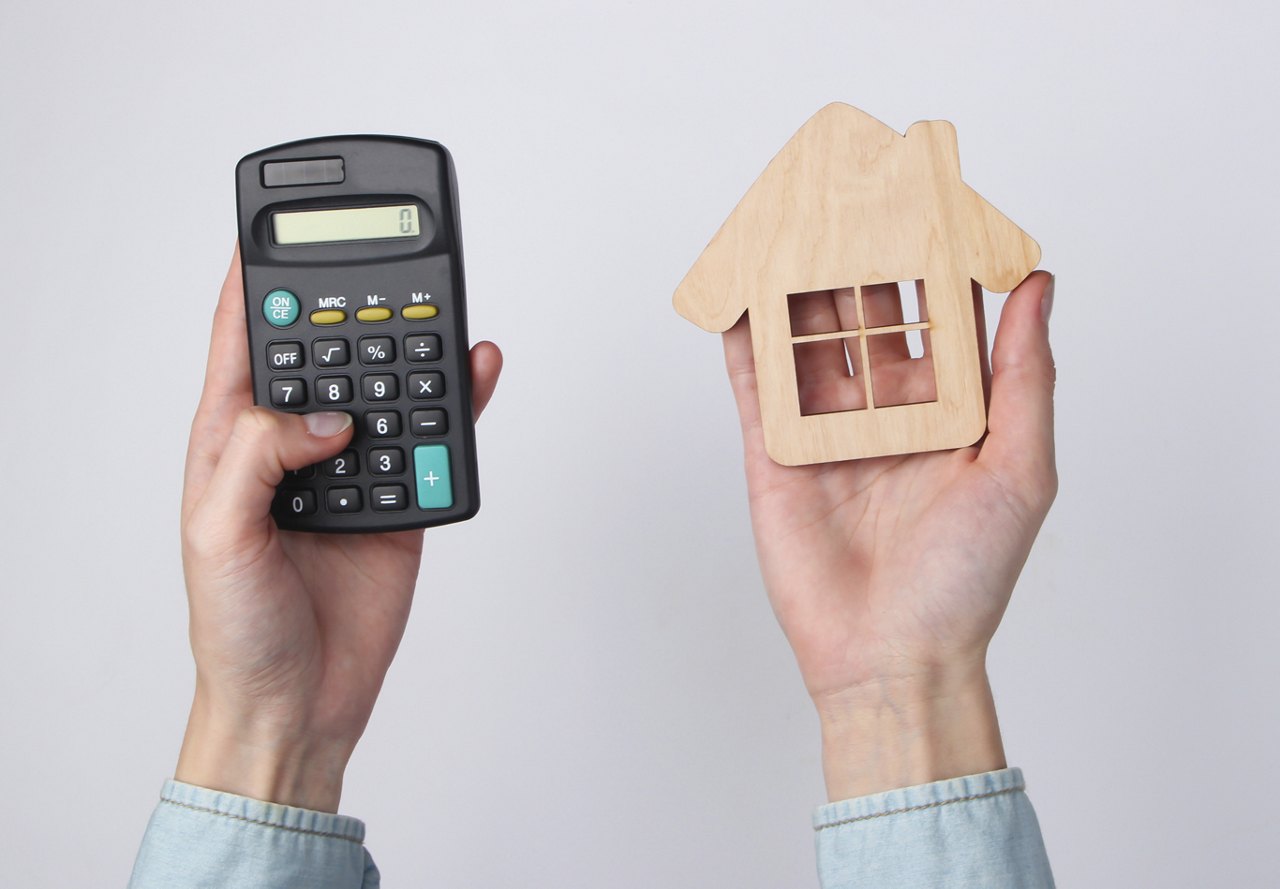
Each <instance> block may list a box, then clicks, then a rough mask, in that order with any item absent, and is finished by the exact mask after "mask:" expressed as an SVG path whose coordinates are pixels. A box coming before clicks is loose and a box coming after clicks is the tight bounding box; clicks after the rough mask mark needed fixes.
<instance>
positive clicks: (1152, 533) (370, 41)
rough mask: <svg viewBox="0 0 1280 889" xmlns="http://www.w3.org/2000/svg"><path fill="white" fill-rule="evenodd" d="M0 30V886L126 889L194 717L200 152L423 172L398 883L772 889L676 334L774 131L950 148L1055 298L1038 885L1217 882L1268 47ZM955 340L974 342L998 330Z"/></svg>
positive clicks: (1261, 876)
mask: <svg viewBox="0 0 1280 889" xmlns="http://www.w3.org/2000/svg"><path fill="white" fill-rule="evenodd" d="M1262 8H1264V7H1263V5H1262V4H1245V3H1230V2H1219V3H1212V4H1205V3H1199V2H1197V3H1192V2H1162V3H1154V2H1153V3H1127V4H1126V3H1116V2H1105V3H1103V2H1072V3H1059V4H1053V5H1048V4H1040V3H1028V2H1016V3H1014V2H984V3H980V4H979V3H973V2H954V0H953V2H937V3H907V2H875V3H869V2H862V3H850V2H842V3H794V2H793V3H789V4H774V5H770V4H765V3H714V4H713V3H703V4H699V3H672V2H648V3H596V4H588V3H573V2H538V3H530V4H524V5H516V4H488V3H481V2H471V3H465V4H464V3H455V4H442V3H435V2H421V3H381V2H366V3H363V4H343V3H335V2H309V3H300V2H298V3H269V2H244V0H224V2H221V3H207V4H185V3H162V2H143V0H126V2H123V3H121V4H91V3H87V2H82V3H80V4H69V3H56V2H50V3H40V4H37V3H33V2H30V0H25V2H12V3H9V4H7V5H6V7H5V13H4V19H5V24H4V27H3V29H2V30H0V75H2V76H0V91H2V92H3V97H4V102H3V109H4V112H3V120H4V122H3V140H0V163H2V167H0V171H2V174H3V180H4V194H3V198H2V199H0V224H2V226H3V227H2V229H0V244H3V248H2V249H3V256H4V269H5V272H6V280H5V286H6V292H5V294H4V296H3V305H4V308H5V315H4V321H3V322H2V329H3V332H4V349H3V351H2V352H0V380H3V382H4V389H3V391H4V402H3V403H4V413H5V421H4V426H5V430H6V434H5V435H4V439H3V444H0V448H2V449H3V451H2V458H0V466H3V468H4V470H5V474H4V484H3V486H2V487H0V491H2V492H3V505H4V512H3V515H4V523H5V530H6V531H7V533H6V534H5V535H4V537H3V540H2V541H0V549H2V552H0V566H2V567H0V572H2V573H0V578H2V581H0V582H2V583H3V605H4V611H3V619H2V620H0V658H2V659H3V660H2V662H0V663H2V668H0V706H2V707H3V716H2V717H0V750H2V751H3V759H2V765H0V768H2V769H3V772H2V784H0V786H2V787H3V789H4V795H5V800H4V805H3V807H2V808H0V811H2V812H3V814H0V836H2V837H3V838H4V839H3V846H4V847H5V849H6V850H7V854H6V855H5V859H6V860H5V865H4V872H5V877H4V881H5V882H6V884H8V885H13V886H72V885H85V886H87V885H120V884H121V883H123V881H124V880H125V879H126V876H127V874H128V871H129V868H130V864H131V861H132V858H133V854H134V851H135V848H136V845H137V842H138V839H139V837H140V836H141V833H142V830H143V826H144V824H145V822H146V819H147V817H148V814H149V812H150V810H151V807H152V805H153V804H154V802H155V799H156V794H157V791H158V790H159V787H160V784H161V781H162V780H163V779H164V778H165V777H167V776H168V775H170V774H171V770H172V767H173V764H174V761H175V759H176V756H177V750H178V744H179V740H180V738H181V735H182V729H183V725H184V721H185V716H186V707H187V704H188V702H189V698H190V693H191V685H192V675H193V671H192V666H191V661H190V656H189V654H188V650H187V643H186V635H185V621H186V610H185V603H184V598H183V591H182V578H181V573H180V565H179V558H178V536H177V521H176V517H177V508H178V500H179V493H180V477H181V467H182V458H183V450H184V446H185V440H186V434H187V427H188V422H189V418H190V415H191V412H192V409H193V407H194V404H195V400H196V397H197V393H198V391H199V386H200V382H201V376H202V372H203V364H204V353H205V347H206V343H207V336H208V322H209V319H210V315H211V311H212V307H213V303H214V299H215V297H216V294H217V290H218V285H219V283H220V281H221V279H222V276H223V273H224V271H225V268H226V263H227V260H228V257H229V254H230V251H231V246H232V242H233V238H234V231H235V230H234V203H233V200H234V198H233V190H232V169H233V166H234V164H235V162H236V160H237V159H238V158H239V157H240V156H241V155H242V154H244V153H246V152H249V151H251V150H255V149H258V148H262V147H264V146H267V145H272V144H275V143H278V142H282V141H286V140H290V139H295V138H301V137H306V136H312V135H320V134H330V133H347V132H389V133H403V134H409V135H418V136H425V137H430V138H435V139H439V140H441V141H443V142H444V143H445V144H447V145H448V146H449V147H450V148H451V149H452V150H453V152H454V155H455V157H456V160H457V165H458V174H459V178H460V185H461V198H462V209H463V222H464V229H465V235H466V244H467V261H468V267H467V273H468V278H469V281H468V283H469V289H470V294H471V329H472V333H473V336H474V337H475V338H477V339H478V338H491V339H493V340H495V341H497V342H498V343H500V344H501V345H502V346H503V348H504V349H505V351H506V356H507V368H506V373H505V375H504V379H503V381H502V385H501V387H500V389H499V391H498V393H497V396H496V398H495V399H494V401H493V404H492V406H491V408H490V412H489V414H488V415H487V416H486V417H485V418H484V420H483V421H482V423H481V429H480V448H481V453H480V459H481V467H482V483H483V490H484V503H485V505H484V508H483V510H482V511H481V514H480V516H479V517H478V518H477V519H476V520H475V521H473V522H470V523H467V524H463V525H459V526H453V527H450V528H447V529H442V530H438V531H435V532H433V533H431V535H430V539H429V542H428V551H427V557H426V564H425V568H424V571H423V575H422V579H421V582H420V584H419V588H418V601H417V603H416V608H415V611H414V614H413V617H412V620H411V622H410V625H409V629H408V633H407V636H406V638H405V641H404V644H403V646H402V649H401V654H400V656H399V658H398V659H397V661H396V663H395V665H394V666H393V668H392V670H391V673H390V675H389V677H388V680H387V685H386V688H385V691H384V693H383V696H382V699H381V701H380V703H379V705H378V709H377V710H376V712H375V714H374V717H373V721H372V723H371V725H370V726H369V730H368V733H367V735H366V736H365V739H364V741H363V742H362V744H361V745H360V747H359V749H358V750H357V752H356V755H355V759H354V761H353V762H352V764H351V768H350V771H349V774H348V783H347V792H346V795H345V797H344V799H343V803H342V807H343V811H344V812H347V813H350V814H353V815H356V816H359V817H361V818H364V819H365V820H366V821H367V822H368V824H369V845H370V847H371V849H372V851H373V854H374V856H375V857H376V859H377V861H378V862H379V864H380V865H381V866H382V868H383V872H384V875H385V877H386V881H387V884H388V885H390V886H410V885H412V886H429V887H440V889H443V887H478V886H496V885H512V884H519V885H524V886H534V887H556V889H567V887H598V886H609V887H654V886H674V887H695V886H735V887H760V889H764V887H777V886H798V887H799V886H809V885H814V883H815V880H814V876H813V863H812V851H811V843H812V839H811V831H810V827H809V815H810V809H811V807H812V806H813V805H814V804H816V803H819V802H821V801H822V799H823V797H822V784H821V777H820V771H819V765H818V745H817V734H816V729H817V726H816V721H815V719H814V717H813V715H812V713H811V710H810V707H809V704H808V701H807V699H806V698H805V695H804V692H803V690H802V688H801V685H800V682H799V679H798V676H797V673H796V670H795V668H794V665H793V663H792V661H791V657H790V654H789V651H788V649H787V648H786V645H785V643H784V641H783V639H782V637H781V634H780V633H779V632H778V630H777V628H776V627H775V625H774V622H773V619H772V616H771V614H770V612H769V609H768V606H767V604H766V601H765V598H764V594H763V591H762V589H761V584H760V581H759V578H758V575H757V572H756V567H755V563H754V555H753V551H752V546H751V540H750V534H749V529H748V521H747V512H746V503H745V497H744V492H743V482H742V478H741V470H740V445H739V441H738V433H737V428H736V418H735V416H734V413H733V409H732V405H731V400H730V396H729V390H728V386H727V384H726V383H725V381H724V379H723V374H722V370H721V358H720V348H719V343H718V341H717V340H716V338H715V337H712V336H709V335H707V334H704V333H702V332H700V331H698V330H697V329H695V328H694V327H692V326H691V325H689V324H688V323H686V322H684V321H682V320H681V319H679V318H678V317H677V316H676V315H675V314H674V313H673V312H672V311H671V309H670V304H669V298H670V294H671V291H672V290H673V288H674V286H675V285H676V283H677V282H678V281H679V280H680V278H681V276H682V275H683V274H684V272H685V270H686V269H687V268H688V266H689V265H690V264H691V263H692V262H693V260H694V258H695V257H696V256H697V254H698V252H699V250H700V249H701V248H702V246H703V245H704V244H705V243H706V241H707V239H708V238H709V237H710V236H711V234H712V233H713V232H714V231H715V229H716V227H717V226H718V225H719V224H720V222H721V221H722V220H723V218H724V217H725V215H726V214H727V213H728V212H729V210H730V209H731V208H732V207H733V205H734V203H735V202H736V201H737V199H738V198H739V197H740V196H741V194H742V193H743V191H744V190H745V189H746V188H747V186H748V185H749V183H750V182H751V181H752V179H753V178H754V177H755V176H756V174H757V173H758V172H759V171H760V170H761V169H762V167H763V166H764V164H765V163H766V162H767V161H768V159H769V158H770V157H771V156H772V155H773V153H774V152H775V151H776V150H777V149H778V148H779V147H780V146H781V145H782V144H783V142H784V141H785V140H786V139H787V138H788V137H789V136H790V135H791V134H792V132H793V131H794V130H795V129H796V128H797V127H798V126H799V125H800V124H801V123H802V122H803V121H804V120H805V119H806V118H807V117H808V115H809V114H811V113H812V112H814V111H816V110H817V109H818V108H819V107H820V106H822V105H823V104H825V103H826V102H828V101H832V100H837V99H838V100H843V101H847V102H850V103H853V104H856V105H859V106H860V107H862V108H864V109H866V110H867V111H868V112H870V113H872V114H874V115H875V116H877V117H879V118H880V119H882V120H884V121H885V122H886V123H889V124H890V125H892V126H894V127H895V128H896V129H898V130H899V131H901V130H904V129H905V128H906V127H907V126H909V125H910V124H911V123H912V122H913V121H915V120H917V119H924V118H946V119H949V120H951V121H953V122H954V123H955V124H956V126H957V128H958V131H959V137H960V152H961V161H962V164H963V169H964V174H965V178H966V180H967V181H968V182H969V183H970V184H971V185H973V186H974V187H975V188H976V189H977V190H978V191H979V192H980V193H981V194H983V195H984V196H985V197H986V198H988V199H989V200H990V201H991V202H992V203H994V204H995V205H996V206H997V207H1000V208H1001V209H1002V210H1004V211H1005V212H1006V213H1007V214H1008V215H1010V216H1011V217H1012V218H1013V219H1015V220H1016V221H1017V222H1018V223H1019V224H1020V225H1022V226H1023V227H1025V229H1026V230H1027V231H1028V232H1029V233H1030V234H1031V235H1032V236H1034V237H1035V238H1037V239H1038V240H1039V242H1040V243H1041V244H1042V245H1043V247H1044V260H1043V262H1044V266H1045V267H1046V268H1049V269H1052V270H1054V271H1056V272H1057V273H1058V275H1059V282H1058V291H1057V307H1056V311H1055V315H1054V319H1053V338H1054V344H1055V349H1056V353H1057V359H1058V366H1059V371H1060V384H1059V390H1058V391H1059V394H1058V409H1059V411H1058V416H1059V423H1060V426H1059V428H1060V437H1059V441H1060V463H1061V475H1062V494H1061V496H1060V498H1059V501H1058V504H1057V506H1056V507H1055V509H1054V511H1053V513H1052V515H1051V516H1050V517H1049V521H1048V524H1047V526H1046V527H1045V530H1044V533H1043V534H1042V535H1041V538H1040V541H1039V544H1038V545H1037V548H1036V550H1035V552H1034V554H1033V555H1032V558H1031V562H1030V564H1029V565H1028V566H1027V569H1026V572H1025V574H1024V575H1023V579H1022V583H1021V586H1020V588H1019V590H1018V592H1017V594H1016V595H1015V597H1014V601H1013V605H1012V608H1011V610H1010V612H1009V615H1008V617H1007V619H1006V621H1005V624H1004V626H1003V628H1002V630H1001V632H1000V634H999V636H998V637H997V639H996V644H995V647H994V651H993V656H992V665H991V666H992V672H993V680H994V684H995V688H996V694H997V698H998V702H999V706H1000V713H1001V717H1002V723H1003V726H1004V730H1005V739H1006V745H1007V749H1008V753H1009V758H1010V761H1011V763H1013V764H1016V765H1020V766H1022V767H1023V768H1024V769H1025V770H1026V773H1027V776H1028V783H1029V787H1030V793H1031V796H1032V799H1033V801H1034V802H1035V804H1036V807H1037V809H1038V811H1039V814H1040V819H1041V823H1042V825H1043V827H1044V830H1045V835H1046V838H1047V842H1048V846H1049V851H1050V855H1051V857H1052V860H1053V864H1054V867H1055V871H1056V873H1057V875H1058V878H1059V881H1060V882H1061V884H1063V885H1065V886H1093V887H1131V886H1139V885H1146V886H1155V885H1159V886H1180V887H1181V886H1187V887H1192V886H1206V885H1260V884H1261V883H1263V882H1265V881H1266V880H1268V879H1270V878H1272V877H1273V875H1274V866H1273V865H1272V863H1271V862H1270V860H1269V855H1264V853H1263V851H1262V844H1263V843H1264V842H1265V841H1266V840H1267V839H1268V838H1270V836H1271V834H1272V833H1273V828H1274V826H1275V815H1274V807H1273V805H1272V803H1271V802H1270V798H1271V797H1272V796H1274V794H1275V793H1276V791H1277V790H1278V789H1280V781H1278V780H1277V778H1278V776H1277V765H1276V763H1277V761H1278V760H1277V757H1276V755H1275V750H1276V748H1277V745H1280V720H1278V719H1277V713H1276V703H1275V693H1274V691H1273V684H1274V677H1275V675H1276V671H1277V666H1280V656H1278V655H1277V653H1276V652H1277V648H1276V635H1277V627H1276V625H1277V618H1278V617H1280V613H1278V610H1277V598H1276V595H1275V594H1276V591H1277V583H1276V573H1277V569H1278V568H1280V564H1278V562H1277V555H1276V553H1277V549H1280V547H1277V543H1278V542H1280V540H1278V535H1277V532H1276V527H1277V518H1278V516H1277V502H1278V499H1280V498H1278V497H1277V493H1278V491H1277V488H1278V486H1277V471H1276V463H1275V453H1276V443H1277V432H1280V423H1278V422H1277V419H1276V410H1275V407H1276V396H1275V387H1276V384H1277V360H1276V347H1275V344H1274V337H1275V332H1276V330H1277V325H1280V301H1278V300H1277V298H1276V275H1275V272H1274V265H1275V263H1274V259H1273V257H1274V253H1275V245H1276V243H1277V235H1280V231H1278V226H1277V217H1276V197H1277V176H1276V172H1275V171H1276V157H1277V155H1276V145H1277V136H1278V135H1280V133H1278V127H1277V116H1276V108H1277V107H1278V102H1277V100H1278V99H1280V95H1278V94H1277V88H1276V85H1275V83H1276V74H1277V68H1276V66H1275V62H1274V59H1273V57H1272V48H1273V47H1272V44H1273V42H1274V40H1273V38H1274V36H1275V34H1276V29H1277V25H1278V24H1280V22H1277V15H1276V13H1275V12H1274V7H1273V6H1266V7H1265V9H1266V12H1262V13H1259V12H1257V11H1256V10H1258V9H1262ZM997 304H998V298H995V297H993V298H992V299H991V303H990V305H991V307H992V309H993V310H994V308H995V306H996V305H997Z"/></svg>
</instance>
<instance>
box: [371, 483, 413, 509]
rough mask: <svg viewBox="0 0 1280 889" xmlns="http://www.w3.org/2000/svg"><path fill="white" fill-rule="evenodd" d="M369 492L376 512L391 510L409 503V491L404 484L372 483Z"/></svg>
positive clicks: (401, 507)
mask: <svg viewBox="0 0 1280 889" xmlns="http://www.w3.org/2000/svg"><path fill="white" fill-rule="evenodd" d="M369 493H370V495H371V496H372V498H373V508H374V509H375V510H377V511H378V512H391V511H393V510H398V509H404V508H405V507H407V506H408V505H409V492H408V491H406V490H405V487H404V485H374V486H373V488H372V489H371V490H370V492H369Z"/></svg>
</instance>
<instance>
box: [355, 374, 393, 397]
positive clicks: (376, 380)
mask: <svg viewBox="0 0 1280 889" xmlns="http://www.w3.org/2000/svg"><path fill="white" fill-rule="evenodd" d="M360 388H361V390H362V391H363V393H364V400H365V401H395V400H396V399H397V398H399V397H400V379H399V378H398V377H397V376H396V375H395V374H365V375H364V379H363V380H361V381H360Z"/></svg>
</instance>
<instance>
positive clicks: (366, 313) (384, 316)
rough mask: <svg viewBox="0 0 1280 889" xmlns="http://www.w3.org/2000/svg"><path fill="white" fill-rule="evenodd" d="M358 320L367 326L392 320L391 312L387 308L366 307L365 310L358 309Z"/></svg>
mask: <svg viewBox="0 0 1280 889" xmlns="http://www.w3.org/2000/svg"><path fill="white" fill-rule="evenodd" d="M356 320H357V321H363V322H364V323H365V324H372V323H374V322H377V321H389V320H391V310H390V309H388V308H387V307H386V306H365V307H364V308H363V309H356Z"/></svg>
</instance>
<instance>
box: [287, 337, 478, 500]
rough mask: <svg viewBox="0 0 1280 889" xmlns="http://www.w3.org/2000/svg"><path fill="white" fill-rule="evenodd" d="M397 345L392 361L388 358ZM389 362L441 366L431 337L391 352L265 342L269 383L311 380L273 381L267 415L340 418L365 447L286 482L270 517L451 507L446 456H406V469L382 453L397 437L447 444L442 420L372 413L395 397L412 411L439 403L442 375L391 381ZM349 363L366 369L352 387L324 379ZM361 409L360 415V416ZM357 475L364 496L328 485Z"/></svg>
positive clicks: (388, 342)
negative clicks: (305, 411)
mask: <svg viewBox="0 0 1280 889" xmlns="http://www.w3.org/2000/svg"><path fill="white" fill-rule="evenodd" d="M432 317H434V316H432ZM335 332H336V331H335ZM401 345H402V346H403V351H402V352H401V351H400V350H399V349H398V347H399V346H401ZM398 352H399V354H400V355H402V356H403V359H402V360H404V361H407V362H411V363H412V364H413V365H422V364H427V363H430V362H438V361H440V360H441V357H442V349H441V343H440V337H439V336H438V335H436V334H431V333H426V334H411V335H409V336H406V337H404V339H403V341H399V342H398V341H397V340H396V339H395V338H393V337H389V336H362V337H358V338H355V337H351V338H348V337H340V336H326V337H322V338H319V339H315V340H313V341H312V342H311V343H310V344H309V345H308V344H305V343H303V342H300V341H294V340H290V341H280V342H273V343H271V344H270V345H269V346H268V347H267V364H268V366H269V367H270V368H271V369H272V370H273V371H274V372H276V373H281V372H284V371H290V372H293V373H294V374H296V373H297V371H298V369H300V368H313V369H314V370H313V374H314V376H312V375H308V376H306V377H303V376H279V377H273V378H272V380H271V398H272V404H273V405H274V406H276V407H282V408H296V407H302V406H309V407H313V408H314V407H318V406H324V407H325V408H330V409H336V410H344V409H345V410H349V411H351V412H352V413H353V414H355V416H356V421H357V423H358V424H360V426H359V428H360V431H361V432H362V433H363V436H362V437H364V438H366V439H367V440H368V441H369V442H370V443H371V444H372V445H373V446H372V447H368V448H366V449H365V450H363V451H359V450H357V449H354V448H353V449H350V450H346V451H343V452H342V453H341V454H339V455H338V456H336V457H332V458H330V459H329V460H326V461H324V462H323V463H321V464H318V465H317V466H306V467H303V468H302V469H298V470H293V471H291V472H288V473H286V475H285V484H284V485H283V486H282V488H281V491H280V494H279V495H278V497H277V499H276V510H277V512H280V513H284V514H288V515H297V516H308V515H313V514H315V513H316V512H318V511H326V512H329V513H332V514H335V515H339V514H350V513H358V512H361V511H362V510H365V509H372V510H373V511H375V512H400V511H405V510H407V509H408V508H409V506H410V505H411V503H413V502H414V500H416V501H417V506H418V507H419V508H421V509H442V508H448V507H449V506H452V504H453V492H452V487H451V484H452V483H451V479H450V472H449V469H450V466H449V448H448V446H447V445H444V444H431V445H418V446H417V447H416V448H414V449H413V450H414V460H413V462H412V465H411V464H410V463H409V461H406V459H405V449H404V448H403V447H400V446H394V445H392V444H391V442H393V441H395V440H397V439H400V438H401V436H403V435H406V434H407V435H409V436H410V437H411V438H413V439H418V440H423V439H431V438H435V437H438V436H443V435H445V434H447V433H448V430H449V418H448V412H447V411H446V410H444V409H443V408H441V407H423V408H416V409H414V410H412V411H410V412H408V416H407V418H406V416H405V412H403V411H399V410H395V409H391V408H389V407H381V408H380V407H379V405H380V404H383V405H385V404H388V403H391V404H394V403H396V402H397V401H398V399H399V398H400V397H401V396H402V395H404V396H407V397H408V398H410V399H412V400H414V401H417V402H423V401H432V400H437V399H442V398H443V397H444V394H445V386H446V383H447V381H446V378H445V377H446V374H445V372H444V371H443V370H434V369H430V370H424V369H418V368H415V369H413V370H407V369H406V370H399V371H397V369H396V364H397V353H398ZM353 355H354V357H355V362H354V363H355V364H357V365H360V366H363V367H366V368H370V372H367V373H364V374H356V375H355V376H358V377H359V379H358V380H356V379H354V378H353V376H352V375H349V372H348V373H341V372H340V373H333V372H332V370H331V369H334V368H336V369H342V368H347V367H349V366H350V365H352V364H353ZM401 367H403V365H401ZM381 368H385V370H383V369H381ZM354 369H356V370H358V367H357V368H354ZM308 396H309V397H310V401H308ZM362 405H363V406H365V407H367V408H368V409H367V410H363V411H362V410H360V408H361V406H362ZM406 419H408V423H409V425H408V428H407V429H406V427H405V420H406ZM379 442H387V444H385V445H384V444H379ZM419 469H421V470H422V473H421V474H422V476H423V478H422V479H419V480H415V479H414V478H413V476H412V475H410V474H409V473H411V472H412V473H414V474H417V473H418V470H419ZM362 470H363V472H364V475H365V477H367V478H369V479H371V480H372V479H378V480H379V481H378V482H377V483H374V484H370V485H368V486H365V485H357V484H351V483H348V484H334V481H341V480H347V479H349V480H351V481H352V482H358V481H359V480H360V478H361V473H362ZM300 485H305V486H300ZM411 490H412V491H413V492H414V493H413V494H411ZM411 498H412V499H411Z"/></svg>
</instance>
